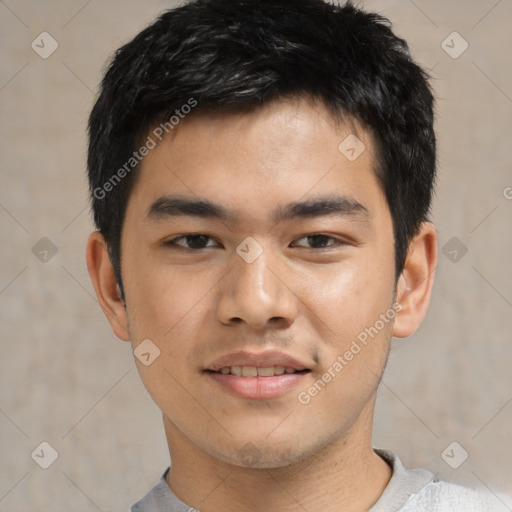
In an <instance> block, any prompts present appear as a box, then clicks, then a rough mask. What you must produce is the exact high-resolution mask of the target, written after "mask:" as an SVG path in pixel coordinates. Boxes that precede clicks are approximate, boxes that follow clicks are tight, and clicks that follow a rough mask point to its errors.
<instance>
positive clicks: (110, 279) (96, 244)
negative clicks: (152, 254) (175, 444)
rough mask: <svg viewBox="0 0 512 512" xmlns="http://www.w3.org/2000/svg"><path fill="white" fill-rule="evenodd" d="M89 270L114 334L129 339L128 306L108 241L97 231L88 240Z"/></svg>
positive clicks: (99, 300) (125, 339)
mask: <svg viewBox="0 0 512 512" xmlns="http://www.w3.org/2000/svg"><path fill="white" fill-rule="evenodd" d="M86 259H87V270H88V271H89V275H90V276H91V281H92V284H93V286H94V290H95V292H96V297H97V298H98V302H99V303H100V306H101V309H103V312H104V313H105V316H106V317H107V319H108V321H109V322H110V325H111V327H112V330H113V331H114V334H115V335H116V336H117V337H118V338H120V339H121V340H124V341H129V339H130V336H129V332H128V320H127V315H126V307H125V303H124V300H123V299H122V297H121V290H120V288H119V285H118V284H117V282H116V278H115V273H114V268H113V267H112V264H111V262H110V257H109V254H108V248H107V243H106V242H105V239H104V238H103V235H102V234H101V233H99V232H98V231H95V232H94V233H92V234H91V235H90V236H89V240H88V242H87V253H86Z"/></svg>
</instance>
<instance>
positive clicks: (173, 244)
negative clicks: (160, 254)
mask: <svg viewBox="0 0 512 512" xmlns="http://www.w3.org/2000/svg"><path fill="white" fill-rule="evenodd" d="M193 236H203V237H205V238H208V240H209V241H213V242H215V244H217V245H215V246H214V245H206V246H205V247H202V248H200V249H194V248H192V247H187V246H186V245H182V244H178V243H176V240H180V239H186V238H187V237H193ZM164 245H167V246H171V247H179V248H181V249H185V250H189V251H201V250H203V249H209V248H211V247H217V246H219V245H221V244H220V243H219V242H217V241H216V240H215V238H214V237H212V236H210V235H205V234H204V233H184V234H182V235H177V236H174V237H172V238H170V239H168V240H165V241H164Z"/></svg>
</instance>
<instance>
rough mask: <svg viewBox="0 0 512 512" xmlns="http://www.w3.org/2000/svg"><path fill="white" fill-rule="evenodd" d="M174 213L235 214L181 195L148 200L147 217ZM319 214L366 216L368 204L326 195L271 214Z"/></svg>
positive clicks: (215, 216) (227, 217)
mask: <svg viewBox="0 0 512 512" xmlns="http://www.w3.org/2000/svg"><path fill="white" fill-rule="evenodd" d="M175 216H192V217H200V218H208V219H218V220H222V221H229V220H235V218H236V215H235V214H234V212H232V211H230V210H228V209H226V208H225V207H224V206H222V205H220V204H217V203H214V202H212V201H209V200H206V199H195V198H188V197H183V196H164V197H160V198H159V199H157V200H156V201H154V202H153V203H152V204H151V206H150V207H149V210H148V213H147V216H146V217H147V218H148V219H149V220H161V219H165V218H167V217H175ZM320 216H342V217H346V216H360V217H363V218H368V217H369V212H368V210H367V208H365V207H364V206H363V205H362V204H361V203H359V202H358V201H356V200H355V199H353V198H351V197H348V196H336V195H329V196H323V197H318V198H314V199H309V200H306V201H299V202H294V203H290V204H288V205H286V206H284V207H278V208H277V209H276V210H275V211H274V212H273V215H272V216H271V217H272V220H273V221H274V222H281V221H286V220H291V219H297V218H300V219H306V218H314V217H320Z"/></svg>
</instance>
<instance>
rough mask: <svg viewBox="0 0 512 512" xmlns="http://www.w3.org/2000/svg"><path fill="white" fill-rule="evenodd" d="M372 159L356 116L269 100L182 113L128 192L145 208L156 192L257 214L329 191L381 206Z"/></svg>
mask: <svg viewBox="0 0 512 512" xmlns="http://www.w3.org/2000/svg"><path fill="white" fill-rule="evenodd" d="M150 133H151V132H150ZM150 136H151V135H150ZM374 163H375V158H374V150H373V142H372V138H371V136H370V134H369V133H368V132H367V131H366V130H364V129H363V128H362V127H361V125H360V124H358V123H357V122H356V121H354V120H350V121H347V122H345V123H336V122H335V120H334V119H333V117H332V115H331V114H330V112H329V111H328V110H327V108H326V107H325V106H324V105H323V103H321V102H319V101H318V102H317V101H314V100H311V99H306V98H294V99H286V100H277V101H272V102H270V103H268V104H265V105H264V106H263V107H260V108H257V109H253V110H250V111H245V112H240V113H230V114H211V113H207V112H201V111H198V112H194V113H193V114H190V115H189V116H185V117H184V118H183V119H181V120H180V122H179V124H178V125H176V126H174V127H173V129H172V130H171V131H170V132H169V134H167V135H166V136H165V137H163V139H162V140H161V141H160V142H158V144H157V145H156V147H155V148H154V149H152V150H151V151H150V152H149V154H148V155H147V156H146V157H145V158H144V160H143V161H142V163H141V167H140V170H139V176H138V179H137V183H136V185H135V187H134V191H133V193H132V196H135V197H133V200H134V201H135V202H141V201H142V202H144V203H145V206H146V208H147V207H148V206H149V204H152V203H154V202H155V201H157V200H158V199H159V198H160V197H162V196H164V195H176V194H178V195H180V196H188V197H195V198H200V199H208V200H211V199H215V201H216V202H217V203H223V204H226V205H229V206H230V207H231V208H232V209H234V210H238V211H240V212H244V213H246V214H247V215H248V216H251V215H252V216H253V217H254V216H255V217H259V218H261V216H262V213H263V212H268V211H270V210H272V211H275V206H276V205H286V204H289V203H292V202H297V201H298V200H299V199H301V200H304V199H308V198H310V197H314V196H318V195H322V196H325V195H332V194H335V193H336V194H338V195H340V194H342V195H343V196H344V197H347V198H349V200H353V201H357V202H359V203H361V204H364V203H365V202H368V203H372V204H373V205H374V206H375V207H378V206H379V203H380V206H384V207H385V202H384V203H382V200H383V196H382V191H381V189H380V185H379V182H378V180H377V178H376V175H375V173H374V171H373V168H374ZM130 201H131V200H130Z"/></svg>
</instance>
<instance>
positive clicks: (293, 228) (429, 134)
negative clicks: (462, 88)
mask: <svg viewBox="0 0 512 512" xmlns="http://www.w3.org/2000/svg"><path fill="white" fill-rule="evenodd" d="M89 129H90V131H89V135H90V146H89V159H88V168H89V179H90V187H91V194H92V202H93V210H94V218H95V222H96V225H97V228H98V231H97V232H95V233H93V234H92V235H91V237H90V239H89V243H88V248H87V264H88V269H89V272H90V275H91V279H92V281H93V284H94V287H95V290H96V294H97V296H98V300H99V302H100V304H101V306H102V308H103V310H104V312H105V314H106V315H107V317H108V319H109V321H110V323H111V325H112V329H113V330H114V332H115V334H116V335H117V336H118V337H119V338H121V339H123V340H127V341H128V340H131V342H132V344H133V349H134V353H135V356H136V363H137V366H138V369H139V371H140V375H141V377H142V380H143V382H144V384H145V386H146V387H147V389H148V391H149V393H150V394H151V396H152V398H153V399H154V401H155V402H156V404H157V405H158V407H159V408H160V409H161V410H162V414H163V421H164V427H165V432H166V436H167V440H168V444H169V451H170V456H171V462H172V465H171V467H170V469H169V470H167V471H166V472H165V474H164V476H163V477H162V480H161V481H160V482H159V483H158V484H157V485H156V487H155V488H154V489H153V490H151V491H150V492H149V493H148V494H147V496H145V497H144V498H143V499H142V500H141V501H140V502H138V503H137V504H135V505H134V506H133V507H132V510H133V511H152V512H156V511H186V510H196V509H197V510H202V511H205V512H210V511H212V512H217V511H235V510H236V511H256V512H260V511H261V512H264V511H265V512H266V511H269V510H272V511H280V512H288V511H290V512H291V511H308V512H318V511H320V510H321V511H322V512H329V511H344V512H349V511H366V510H372V511H397V510H403V511H413V510H414V511H427V510H428V511H434V510H457V511H462V510H463V511H464V512H468V511H472V510H474V511H479V512H481V511H483V510H493V508H492V505H491V504H490V503H486V502H485V499H484V497H483V496H480V495H479V494H477V493H476V492H475V491H471V490H469V489H466V488H464V487H460V486H456V485H452V484H447V483H443V482H439V481H437V480H436V479H435V478H434V476H433V474H432V473H430V472H429V471H426V470H422V469H416V470H412V471H410V470H406V469H404V467H403V466H402V464H401V463H400V460H399V459H398V458H397V457H396V456H395V455H394V454H392V453H391V452H388V451H384V450H377V449H374V448H373V446H372V419H373V411H374V405H375V397H376V392H377V387H378V385H379V381H380V378H381V376H382V374H383V371H384V368H385V365H386V361H387V357H388V352H389V348H390V342H391V338H392V336H396V337H406V336H409V335H410V334H412V333H413V332H414V331H415V329H416V328H417V327H418V326H419V325H420V323H421V321H422V319H423V317H424V315H425V312H426V310H427V307H428V303H429V299H430V294H431V289H432V283H433V279H434V271H435V267H436V261H437V243H436V231H435V228H434V226H433V225H432V224H431V223H430V222H428V217H427V216H428V211H429V207H430V202H431V196H432V188H433V182H434V177H435V167H436V152H435V136H434V131H433V97H432V94H431V90H430V87H429V85H428V82H427V75H426V73H425V72H424V71H423V70H422V69H421V68H420V67H419V66H418V65H417V64H415V63H414V62H413V61H412V60H411V58H410V56H409V53H408V50H407V45H406V43H405V42H404V41H403V40H401V39H399V38H397V37H396V36H395V35H394V34H393V33H392V31H391V29H390V27H389V23H388V22H387V20H385V19H383V18H381V17H379V16H377V15H375V14H369V13H366V12H363V11H362V10H359V9H356V8H355V7H353V6H351V5H345V6H343V7H342V6H335V5H333V4H330V3H325V2H323V1H321V0H294V1H290V0H272V1H270V0H263V1H261V0H258V1H256V0H197V1H195V2H191V3H188V4H185V5H183V6H182V7H179V8H177V9H174V10H171V11H168V12H166V13H165V14H163V15H162V16H161V17H160V18H159V19H158V20H157V21H156V22H155V23H154V24H152V25H151V26H149V27H148V28H146V29H145V30H144V31H143V32H141V33H140V34H139V35H138V36H137V37H136V38H135V39H134V40H133V41H131V42H130V43H128V44H127V45H126V46H124V47H123V48H121V49H120V50H119V51H118V52H117V54H116V56H115V58H114V60H113V62H112V63H111V65H110V67H109V69H108V71H107V73H106V75H105V78H104V80H103V82H102V87H101V94H100V96H99V98H98V100H97V102H96V104H95V106H94V109H93V111H92V114H91V117H90V124H89Z"/></svg>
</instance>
